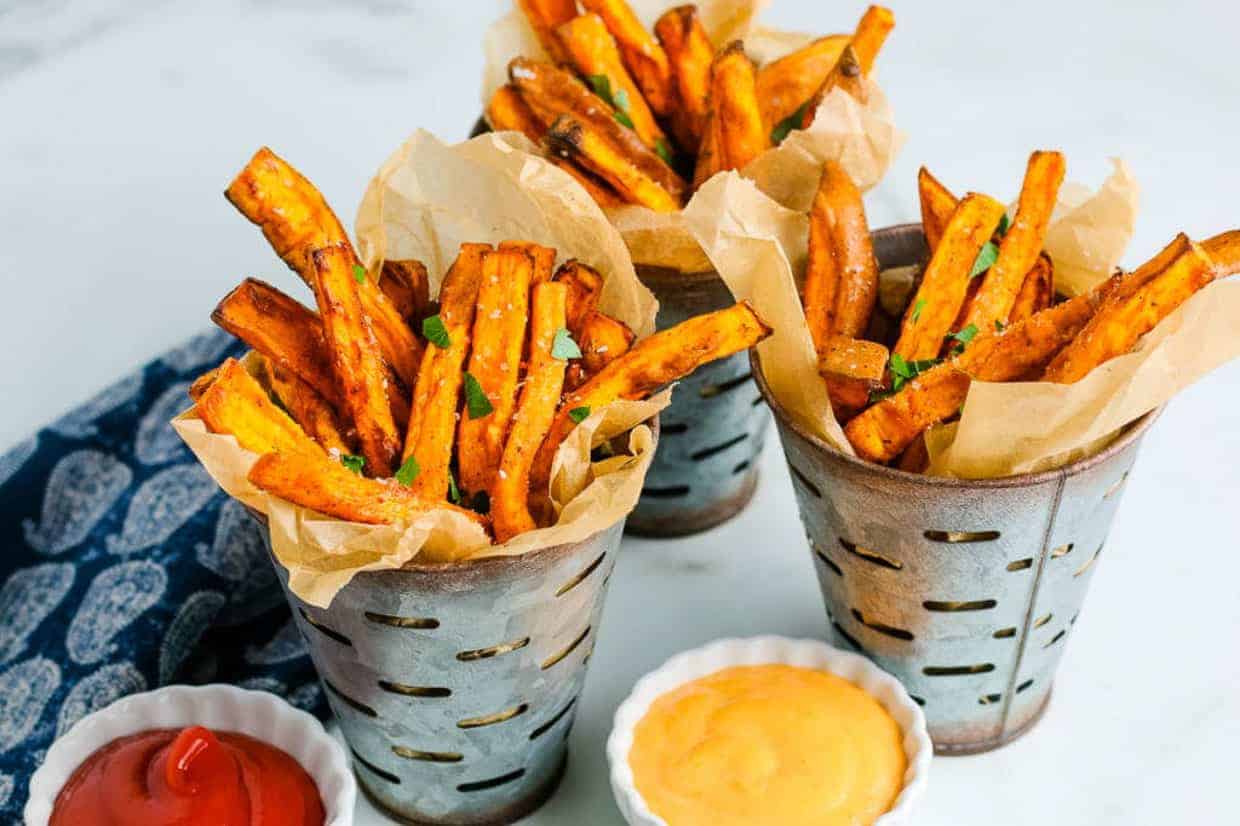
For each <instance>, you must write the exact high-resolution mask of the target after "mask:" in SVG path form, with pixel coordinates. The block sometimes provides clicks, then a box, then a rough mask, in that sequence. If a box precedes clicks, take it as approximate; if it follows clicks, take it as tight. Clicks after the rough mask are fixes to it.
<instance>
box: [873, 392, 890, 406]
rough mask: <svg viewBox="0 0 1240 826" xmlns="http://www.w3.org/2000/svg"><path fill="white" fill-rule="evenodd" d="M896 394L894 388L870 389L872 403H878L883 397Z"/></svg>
mask: <svg viewBox="0 0 1240 826" xmlns="http://www.w3.org/2000/svg"><path fill="white" fill-rule="evenodd" d="M894 394H895V391H894V390H871V391H870V404H878V403H879V402H881V401H882V400H883V399H887V398H890V397H891V396H892V395H894Z"/></svg>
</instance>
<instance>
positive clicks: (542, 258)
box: [496, 241, 556, 287]
mask: <svg viewBox="0 0 1240 826" xmlns="http://www.w3.org/2000/svg"><path fill="white" fill-rule="evenodd" d="M496 249H500V250H520V251H521V252H524V253H525V254H526V255H528V256H529V257H530V259H531V260H532V261H533V262H534V272H533V274H532V275H531V276H530V286H531V287H533V286H534V285H536V284H542V283H543V282H544V281H550V280H551V276H552V275H553V274H554V273H555V256H556V251H555V249H554V248H552V247H544V246H542V245H541V244H535V243H534V242H533V241H500V242H499V245H498V246H497V247H496Z"/></svg>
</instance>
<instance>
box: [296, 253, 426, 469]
mask: <svg viewBox="0 0 1240 826" xmlns="http://www.w3.org/2000/svg"><path fill="white" fill-rule="evenodd" d="M354 260H355V259H354V257H353V254H352V251H351V250H350V249H349V248H348V247H347V246H345V245H344V244H334V245H332V246H330V247H324V248H323V249H318V250H315V251H314V252H312V253H311V254H310V263H311V268H312V269H313V272H314V296H315V300H316V301H317V302H318V305H319V317H320V318H321V319H322V321H323V334H324V338H325V339H326V341H327V349H328V353H329V354H330V357H331V365H332V373H333V374H334V375H335V377H336V384H337V386H338V387H339V388H340V392H341V394H342V395H343V398H344V410H345V411H346V412H347V414H348V417H349V419H350V420H351V421H352V424H353V427H354V429H355V430H356V431H357V441H358V445H359V446H360V448H361V451H362V456H363V457H365V459H366V471H367V472H368V473H369V474H370V475H372V476H390V475H391V474H392V471H393V470H395V469H396V466H395V464H394V462H395V461H396V458H397V457H398V456H399V455H400V434H399V433H398V432H397V430H396V421H395V419H394V417H393V416H392V407H391V401H390V400H389V397H388V393H389V387H388V380H387V374H386V372H385V371H384V369H383V362H382V360H381V359H380V358H379V345H378V343H377V342H376V341H375V336H374V332H373V331H372V330H371V326H370V318H369V317H368V316H367V315H366V313H365V310H363V308H362V303H361V300H360V297H359V290H358V284H357V281H356V280H355V278H354V273H353V262H354ZM402 323H403V322H402Z"/></svg>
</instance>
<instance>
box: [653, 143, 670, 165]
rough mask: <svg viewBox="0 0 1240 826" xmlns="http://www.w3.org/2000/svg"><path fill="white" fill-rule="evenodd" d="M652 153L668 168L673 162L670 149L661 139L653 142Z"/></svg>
mask: <svg viewBox="0 0 1240 826" xmlns="http://www.w3.org/2000/svg"><path fill="white" fill-rule="evenodd" d="M654 153H655V154H656V155H658V156H659V157H660V158H662V159H663V163H665V164H667V165H668V166H671V165H672V164H673V163H674V162H675V157H674V156H673V155H672V148H671V147H670V146H668V145H667V141H665V140H663V139H662V138H659V139H658V140H657V141H655V142H654Z"/></svg>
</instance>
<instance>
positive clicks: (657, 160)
mask: <svg viewBox="0 0 1240 826" xmlns="http://www.w3.org/2000/svg"><path fill="white" fill-rule="evenodd" d="M519 5H520V6H521V9H522V11H523V12H524V14H525V16H526V19H527V20H528V21H529V23H530V26H531V28H532V29H533V30H534V32H535V33H536V34H537V35H538V38H539V40H540V42H541V43H542V46H543V48H544V50H545V51H546V53H547V55H549V56H550V58H551V62H547V61H542V60H532V59H529V58H527V57H518V58H516V59H514V60H513V61H512V63H511V64H510V65H509V67H508V77H509V83H508V84H507V85H505V86H503V87H501V88H500V89H499V90H498V91H497V92H496V93H495V94H494V96H493V97H492V98H491V100H490V102H489V104H488V105H487V107H486V120H487V123H488V124H489V125H490V127H491V128H492V129H495V130H497V131H499V130H514V131H518V132H522V133H524V134H525V135H526V136H527V137H529V138H530V140H532V141H534V142H536V143H539V144H541V145H542V146H543V147H544V148H545V149H546V151H547V153H548V155H549V157H550V158H551V159H552V162H553V163H555V164H556V165H558V166H559V167H561V168H562V169H564V170H565V171H566V172H568V173H569V174H571V175H572V176H573V177H575V178H576V179H577V180H578V181H580V182H581V184H582V186H583V187H585V189H586V190H587V191H588V192H589V193H590V194H591V195H592V196H593V197H594V199H595V200H596V201H597V202H598V203H599V204H600V205H602V206H618V205H621V204H640V205H642V206H646V207H649V208H650V209H653V210H657V211H660V212H673V211H675V210H678V209H680V208H681V207H682V206H683V205H684V202H685V201H686V200H687V199H688V197H689V195H690V194H691V193H692V191H693V190H694V189H696V188H697V187H698V186H701V184H702V183H704V182H705V181H706V180H708V179H709V178H710V177H711V176H713V175H714V174H715V173H717V172H722V171H725V170H729V169H741V168H743V167H744V166H745V165H746V164H748V163H749V162H750V161H752V160H753V159H754V158H756V157H757V156H758V155H759V154H761V153H762V152H764V151H766V150H767V149H770V148H771V147H772V146H775V145H777V144H778V143H780V142H781V141H782V140H783V139H784V138H785V137H787V135H788V133H789V132H791V131H792V130H793V129H805V128H808V127H809V126H810V124H811V123H812V122H813V119H814V115H815V113H816V111H817V109H818V104H819V103H820V102H821V101H822V99H823V98H824V97H825V96H826V95H827V94H828V93H829V92H831V91H832V90H833V89H836V88H839V89H842V90H844V91H845V92H847V93H848V94H851V95H852V96H853V97H854V98H857V99H858V100H862V101H864V99H865V97H866V95H867V92H866V87H865V85H864V83H863V82H862V79H863V78H864V77H865V76H866V75H868V74H869V72H870V70H871V69H872V68H873V65H874V60H875V58H876V57H877V55H878V52H879V49H881V48H882V45H883V41H884V40H885V39H886V38H887V35H888V33H889V32H890V31H891V29H892V27H893V26H894V25H895V18H894V16H893V15H892V13H891V11H890V10H889V9H886V8H883V7H881V6H871V7H870V8H869V10H867V11H866V12H865V14H864V16H863V17H862V18H861V21H860V22H859V23H858V24H857V28H856V31H855V32H853V33H852V34H850V35H849V34H842V35H831V36H829V37H823V38H820V39H818V40H815V41H814V42H813V43H811V44H809V45H807V46H805V47H804V48H802V49H799V50H797V51H795V52H793V53H791V54H789V55H786V56H785V57H782V58H780V59H779V60H775V61H772V62H771V63H768V64H767V65H765V66H763V67H761V68H760V69H759V68H756V67H755V66H754V63H753V61H752V60H750V58H749V57H748V56H747V55H746V54H745V49H744V45H743V43H741V42H740V41H733V42H731V43H728V44H724V45H723V46H722V47H721V48H719V49H718V50H716V48H715V46H714V44H712V43H711V41H710V38H709V36H708V35H707V33H706V30H705V29H704V28H703V26H702V23H701V21H700V20H699V18H698V13H697V8H696V7H695V6H692V5H687V6H677V7H675V8H673V9H670V10H669V11H667V12H666V13H665V14H663V16H662V17H660V18H659V20H658V22H657V23H656V24H655V27H654V32H653V33H651V32H648V31H647V30H646V29H645V28H644V27H643V26H642V24H641V22H640V21H639V20H638V19H637V16H636V15H635V14H634V13H633V10H632V9H631V8H630V7H629V6H628V4H627V3H626V2H625V1H624V0H580V5H581V7H582V8H583V9H584V10H585V13H584V14H578V8H577V7H578V2H577V0H520V3H519Z"/></svg>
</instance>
